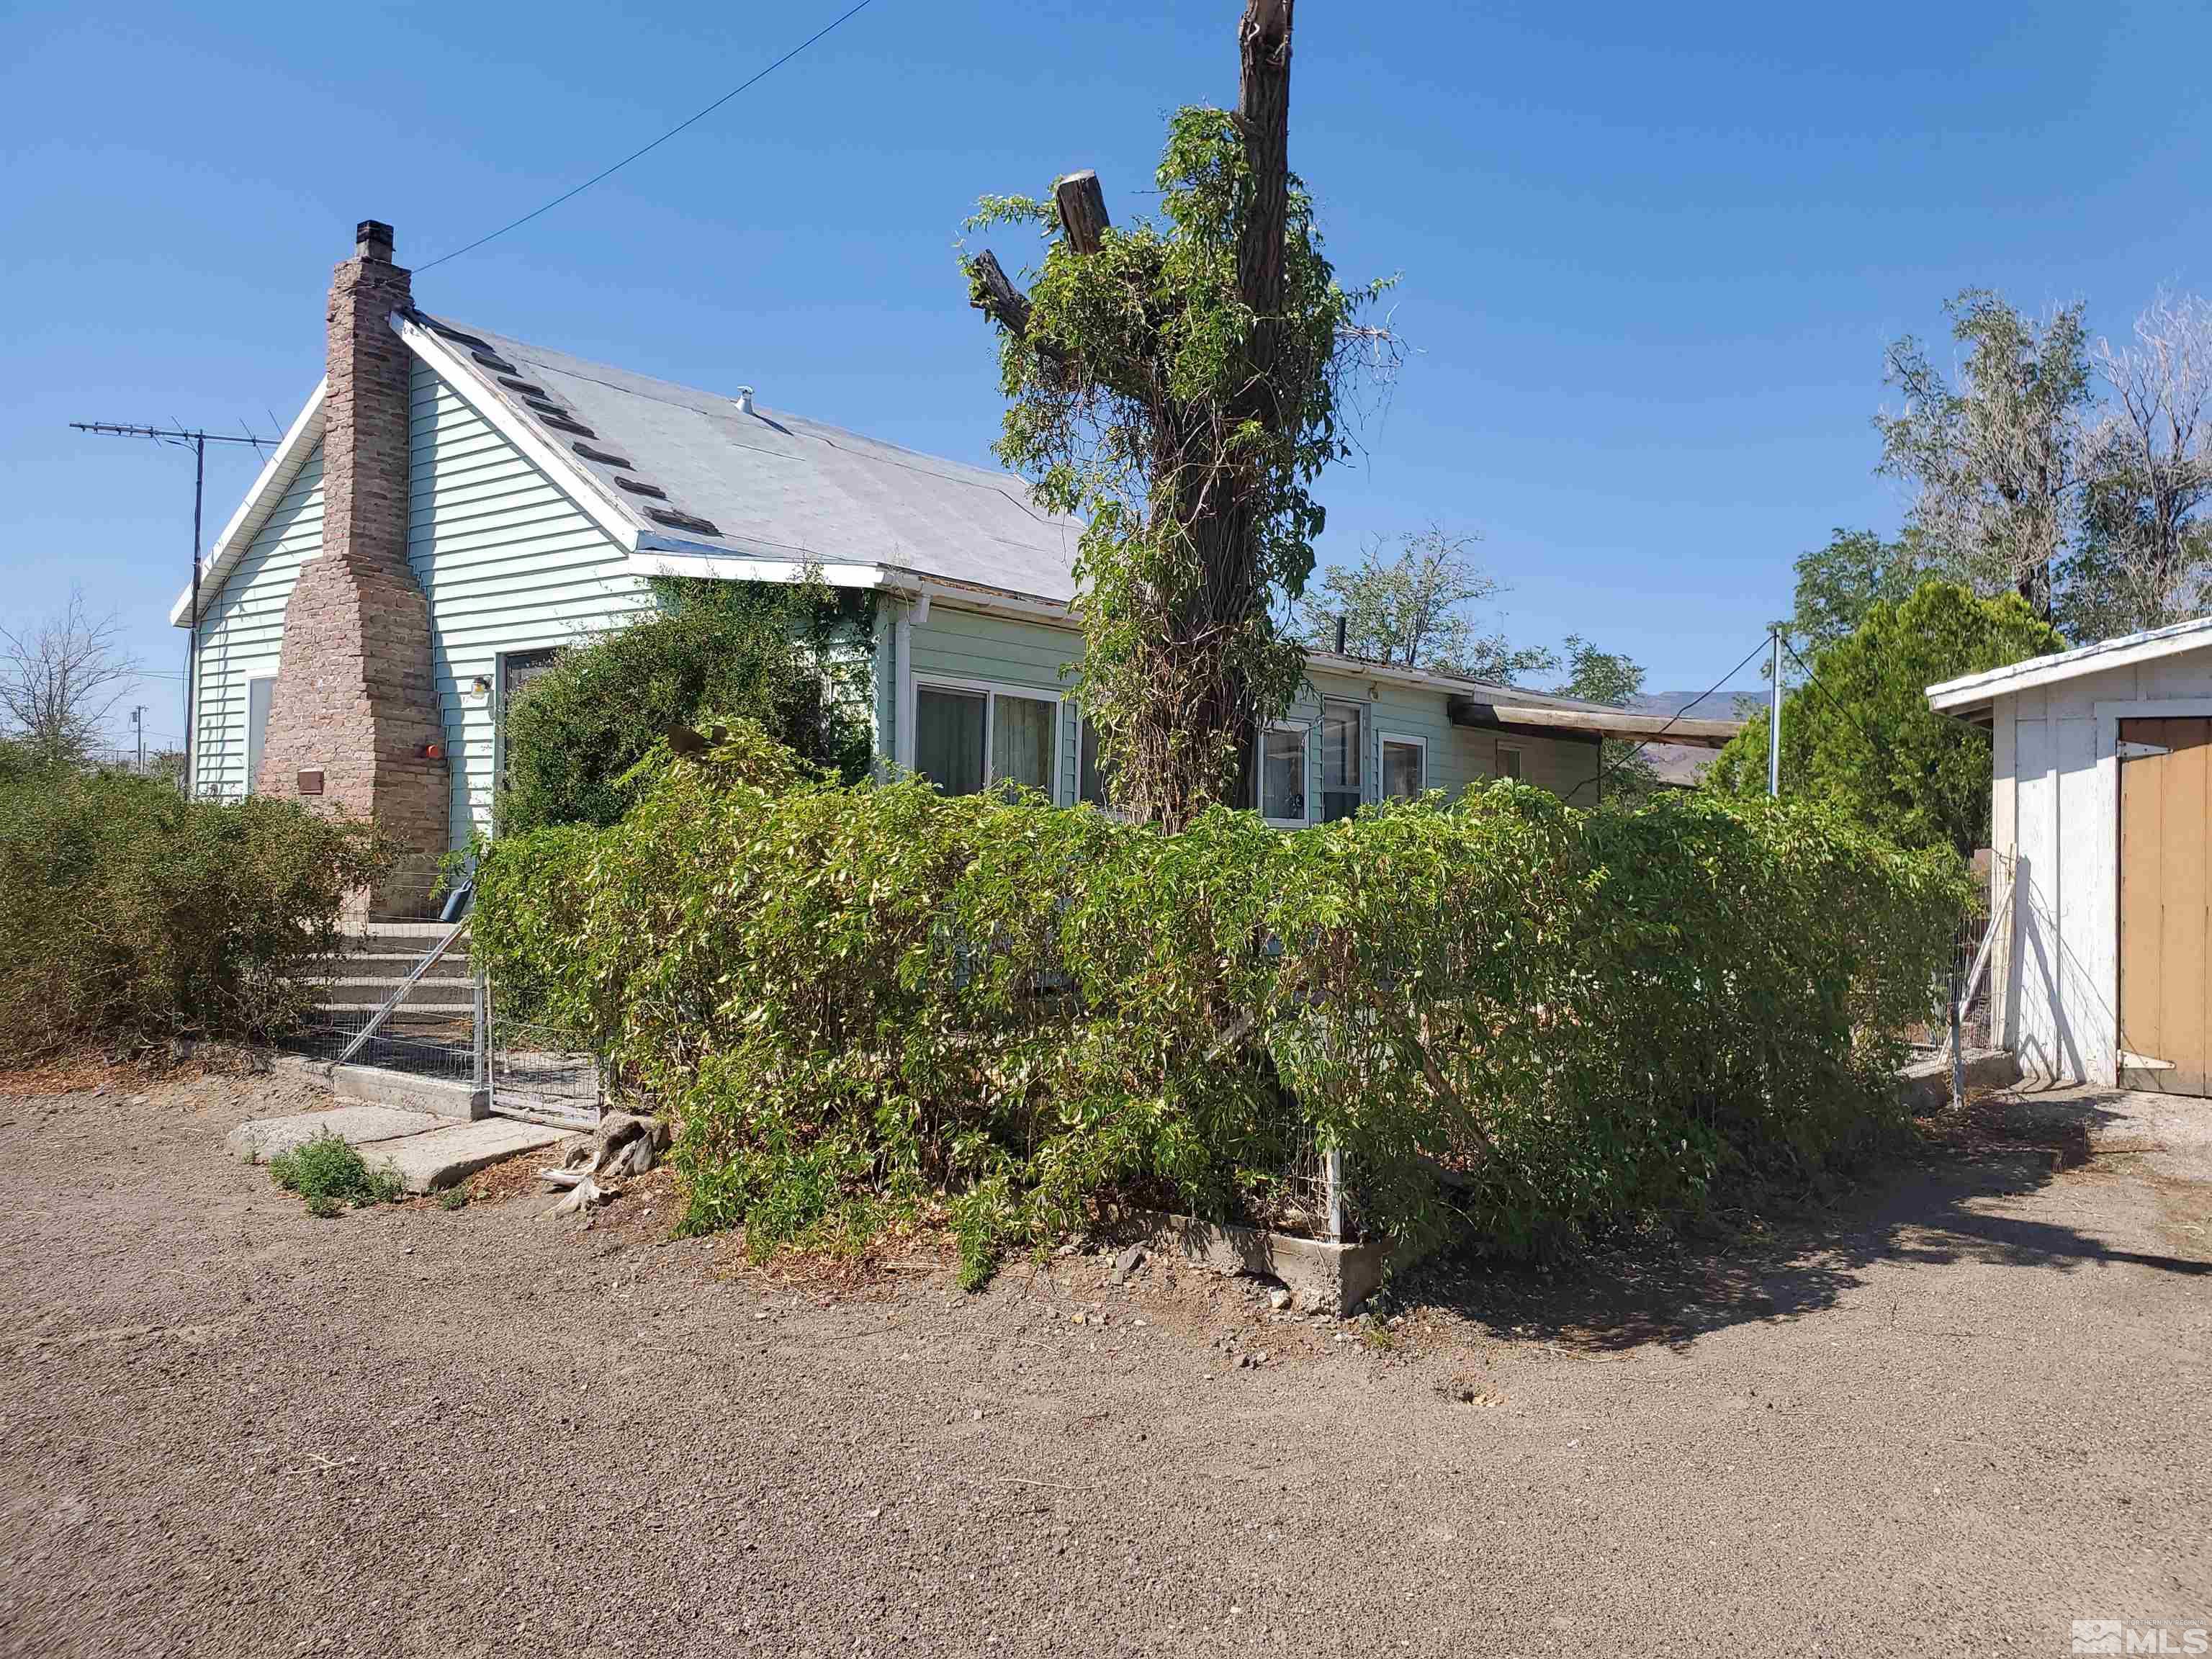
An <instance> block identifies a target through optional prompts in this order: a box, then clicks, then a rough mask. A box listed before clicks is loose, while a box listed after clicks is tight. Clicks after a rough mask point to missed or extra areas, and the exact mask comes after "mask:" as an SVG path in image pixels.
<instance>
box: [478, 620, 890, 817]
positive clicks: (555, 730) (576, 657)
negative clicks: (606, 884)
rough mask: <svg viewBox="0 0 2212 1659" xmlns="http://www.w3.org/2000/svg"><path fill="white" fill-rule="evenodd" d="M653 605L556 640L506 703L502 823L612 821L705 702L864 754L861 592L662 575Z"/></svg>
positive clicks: (830, 750)
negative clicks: (622, 623) (627, 782)
mask: <svg viewBox="0 0 2212 1659" xmlns="http://www.w3.org/2000/svg"><path fill="white" fill-rule="evenodd" d="M653 586H654V589H655V593H656V597H657V598H658V599H659V602H660V609H659V611H657V612H655V613H654V614H653V615H652V616H650V617H646V618H645V619H643V620H641V621H639V622H636V623H632V624H630V625H629V627H627V628H623V629H618V630H617V631H616V632H614V633H612V634H609V635H605V636H603V637H601V638H599V639H597V640H594V641H588V642H586V643H582V644H580V645H578V646H576V647H572V648H569V649H567V650H563V651H562V653H561V654H560V656H559V657H558V658H557V659H556V660H555V662H554V664H553V665H552V666H551V667H550V668H549V669H547V670H546V671H545V672H544V673H543V674H541V675H539V676H538V678H536V679H534V680H532V681H531V683H530V684H529V686H528V687H527V688H526V690H524V691H523V692H522V693H521V695H520V696H518V697H517V698H516V699H515V704H514V707H513V709H512V710H510V711H508V713H507V732H506V751H507V753H506V764H507V776H506V778H505V780H504V782H503V786H502V787H501V791H500V795H499V823H500V828H501V830H502V831H507V830H520V829H536V828H538V827H539V826H540V825H544V824H556V823H594V824H606V823H613V822H614V821H615V820H616V819H617V818H619V817H621V816H622V815H623V811H625V810H626V808H627V807H628V805H629V792H628V790H627V789H626V788H625V787H623V778H624V776H625V775H626V774H628V773H629V770H630V769H631V768H632V767H634V766H635V765H636V764H637V763H638V762H639V761H641V760H642V759H643V758H644V757H645V755H646V751H647V750H649V749H651V748H652V746H653V744H655V743H656V742H658V741H659V740H660V739H661V738H665V736H666V735H667V734H668V732H669V730H670V728H671V727H673V726H688V725H689V724H690V722H691V721H692V720H694V719H696V717H697V716H698V715H699V714H700V713H701V712H702V710H707V711H711V712H713V713H714V714H718V715H724V716H728V715H744V716H746V717H749V718H750V719H753V720H758V721H759V722H760V723H761V725H762V726H764V727H765V728H766V729H767V730H768V732H769V734H770V735H771V736H773V737H774V738H775V739H776V740H777V741H778V742H780V743H781V744H784V745H786V746H787V748H789V749H791V750H794V751H795V752H796V753H798V754H799V756H801V757H804V758H805V759H807V760H810V761H812V762H814V763H817V764H819V765H823V766H826V767H829V768H831V769H835V770H837V771H839V772H841V773H842V774H843V775H845V776H846V777H847V778H848V779H855V778H858V777H859V776H860V774H861V773H862V772H863V771H865V770H866V768H867V766H868V763H869V761H870V758H871V750H872V738H871V729H872V728H871V724H870V721H869V720H868V718H867V714H868V710H867V702H868V692H867V686H868V684H869V681H870V678H871V676H870V671H869V659H868V656H867V653H866V649H865V647H862V646H861V645H860V641H861V640H865V638H866V635H867V632H868V617H867V614H866V596H863V595H860V594H855V593H852V592H837V591H836V590H833V589H831V588H829V587H828V586H824V585H823V584H820V583H818V582H816V583H798V584H793V585H790V586H784V585H781V584H771V583H754V582H721V581H702V580H685V579H682V578H670V579H663V580H657V581H655V583H654V584H653Z"/></svg>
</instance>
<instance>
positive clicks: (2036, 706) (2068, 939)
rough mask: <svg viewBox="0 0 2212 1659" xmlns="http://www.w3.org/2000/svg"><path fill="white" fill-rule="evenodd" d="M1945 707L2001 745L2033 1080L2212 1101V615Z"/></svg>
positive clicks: (1985, 678)
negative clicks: (2211, 962) (2211, 868)
mask: <svg viewBox="0 0 2212 1659" xmlns="http://www.w3.org/2000/svg"><path fill="white" fill-rule="evenodd" d="M1928 702H1929V707H1930V708H1935V709H1937V710H1939V711H1941V712H1942V713H1944V714H1954V715H1956V716H1958V717H1960V719H1964V720H1973V721H1976V722H1978V723H1979V724H1981V725H1984V726H1988V727H1989V728H1990V732H1991V734H1992V736H1993V738H1994V740H1995V758H1996V779H1995V791H1996V793H1995V798H1994V800H1993V802H1992V806H1993V811H1992V817H1991V841H1992V845H1993V848H1994V850H1995V852H1996V855H1997V856H1996V870H1995V872H1994V877H1993V884H1994V889H1995V895H1996V897H1997V898H1998V900H1999V901H2000V902H2002V900H2003V897H2004V895H2005V892H2006V889H2007V886H2008V876H2009V877H2010V880H2009V888H2010V892H2011V902H2010V903H2009V904H2008V906H2006V908H2005V909H2004V910H2003V911H2002V912H2001V913H2000V915H1999V923H2000V926H2002V927H2007V928H2008V935H2001V936H2000V938H1999V939H1998V940H1997V943H1996V953H1995V957H1994V959H1993V963H1992V969H1991V973H1992V983H1991V997H1992V1000H1991V1009H1990V1012H1991V1021H1992V1025H1993V1027H1994V1029H1995V1030H1997V1031H1999V1032H2001V1033H2002V1039H2001V1040H2002V1042H2004V1044H2005V1046H2006V1047H2008V1048H2011V1049H2012V1050H2013V1052H2014V1053H2015V1054H2016V1055H2017V1056H2018V1057H2019V1060H2020V1063H2021V1069H2022V1070H2023V1071H2025V1072H2027V1073H2029V1074H2031V1075H2034V1076H2044V1077H2051V1078H2063V1079H2075V1080H2077V1081H2081V1082H2088V1083H2100V1084H2107V1085H2120V1086H2124V1087H2128V1088H2136V1089H2148V1090H2156V1091H2161V1092H2164V1093H2169V1094H2187V1095H2200V1096H2201V1095H2204V1094H2206V1093H2208V1092H2212V1090H2208V1076H2212V1006H2208V998H2209V997H2212V973H2208V972H2207V966H2208V963H2207V957H2208V954H2212V913H2208V897H2207V896H2208V892H2212V873H2209V872H2208V856H2207V855H2208V850H2212V847H2209V846H2208V841H2209V840H2212V765H2208V763H2209V762H2212V617H2201V618H2199V619H2198V620H2197V621H2195V622H2188V623H2178V624H2176V625H2175V626H2173V627H2171V628H2161V629H2155V630H2154V631H2152V632H2149V633H2144V634H2131V635H2127V636H2125V637H2124V638H2121V639H2116V640H2107V641H2104V642H2103V643H2102V644H2100V645H2092V646H2085V647H2082V648H2081V649H2080V650H2078V651H2065V652H2060V653H2057V654H2056V655H2053V656H2048V657H2036V658H2032V659H2029V660H2028V661H2027V662H2021V663H2015V664H2014V665H2011V666H2010V667H2008V668H1999V669H1995V670H1992V671H1990V672H1988V673H1986V674H1975V675H1971V676H1969V677H1967V678H1964V679H1957V680H1949V681H1946V682H1945V683H1944V684H1941V685H1934V686H1930V687H1929V689H1928Z"/></svg>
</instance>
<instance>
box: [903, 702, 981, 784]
mask: <svg viewBox="0 0 2212 1659" xmlns="http://www.w3.org/2000/svg"><path fill="white" fill-rule="evenodd" d="M989 713H990V703H989V701H988V699H987V697H986V696H985V694H984V693H982V692H981V691H948V690H941V689H939V687H937V686H933V685H924V686H919V687H917V688H916V689H915V694H914V769H915V771H916V772H918V773H920V774H921V775H922V776H923V777H925V778H927V779H928V780H929V781H931V782H932V783H933V784H935V785H936V786H937V787H939V789H942V790H943V791H944V792H945V793H946V794H948V795H972V794H975V793H977V792H978V791H979V790H981V788H982V787H983V732H984V729H985V727H986V726H987V723H988V717H989Z"/></svg>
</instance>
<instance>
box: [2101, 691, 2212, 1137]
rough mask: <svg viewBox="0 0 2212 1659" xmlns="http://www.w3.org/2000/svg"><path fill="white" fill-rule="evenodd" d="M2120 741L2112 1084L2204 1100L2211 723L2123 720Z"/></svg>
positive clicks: (2208, 1033) (2209, 1061)
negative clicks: (2116, 1039)
mask: <svg viewBox="0 0 2212 1659" xmlns="http://www.w3.org/2000/svg"><path fill="white" fill-rule="evenodd" d="M2119 738H2120V754H2119V764H2120V941H2119V943H2120V951H2119V955H2120V1048H2121V1050H2122V1062H2121V1067H2120V1082H2121V1084H2122V1085H2124V1087H2127V1088H2131V1089H2154V1090H2157V1091H2160V1092H2162V1093H2166V1094H2177V1095H2203V1094H2205V1093H2207V1092H2208V1088H2207V1079H2208V1077H2212V1017H2208V1016H2212V1009H2208V1005H2207V994H2208V987H2212V975H2208V974H2207V972H2206V968H2207V958H2208V957H2212V909H2208V902H2207V895H2208V893H2212V882H2208V880H2207V872H2208V866H2212V859H2208V851H2212V767H2208V764H2207V763H2208V761H2212V720H2122V721H2121V722H2120V731H2119ZM2130 1059H2132V1060H2142V1061H2151V1062H2163V1063H2161V1064H2145V1065H2134V1066H2130V1065H2129V1064H2128V1063H2127V1061H2128V1060H2130Z"/></svg>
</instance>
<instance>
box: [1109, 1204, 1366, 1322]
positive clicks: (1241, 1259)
mask: <svg viewBox="0 0 2212 1659" xmlns="http://www.w3.org/2000/svg"><path fill="white" fill-rule="evenodd" d="M1140 1218H1141V1219H1142V1220H1143V1221H1144V1222H1145V1224H1146V1242H1147V1243H1150V1244H1151V1246H1152V1249H1155V1250H1159V1251H1163V1252H1174V1253H1178V1254H1180V1255H1182V1256H1183V1257H1184V1258H1185V1259H1186V1260H1188V1261H1194V1262H1197V1263H1198V1264H1200V1266H1202V1267H1211V1268H1212V1269H1213V1271H1214V1272H1216V1273H1222V1274H1225V1275H1228V1276H1231V1277H1235V1276H1237V1275H1238V1274H1243V1275H1247V1276H1249V1277H1251V1278H1255V1279H1281V1280H1282V1281H1283V1283H1284V1284H1285V1285H1288V1286H1289V1287H1290V1292H1291V1300H1292V1302H1293V1303H1294V1304H1296V1305H1297V1308H1298V1310H1300V1311H1301V1312H1306V1313H1310V1312H1314V1311H1316V1310H1318V1311H1320V1312H1322V1313H1332V1314H1348V1313H1350V1312H1351V1311H1352V1310H1353V1309H1355V1308H1357V1307H1358V1305H1359V1304H1361V1303H1363V1302H1364V1301H1365V1300H1366V1299H1367V1298H1368V1297H1370V1296H1371V1295H1372V1294H1373V1293H1374V1292H1375V1290H1376V1287H1377V1286H1378V1285H1381V1284H1382V1283H1383V1264H1384V1262H1385V1261H1387V1260H1388V1258H1389V1249H1388V1247H1386V1246H1384V1245H1382V1244H1332V1243H1328V1242H1327V1241H1325V1240H1322V1239H1318V1238H1297V1237H1292V1236H1291V1235H1290V1234H1288V1233H1270V1232H1261V1231H1260V1230H1259V1229H1257V1228H1255V1227H1223V1226H1217V1225H1214V1224H1212V1223H1211V1222H1206V1221H1196V1220H1194V1219H1192V1218H1190V1217H1189V1216H1187V1215H1165V1214H1162V1213H1160V1212H1152V1213H1150V1214H1146V1215H1142V1216H1141V1217H1140ZM1402 1265H1405V1264H1401V1266H1402Z"/></svg>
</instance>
